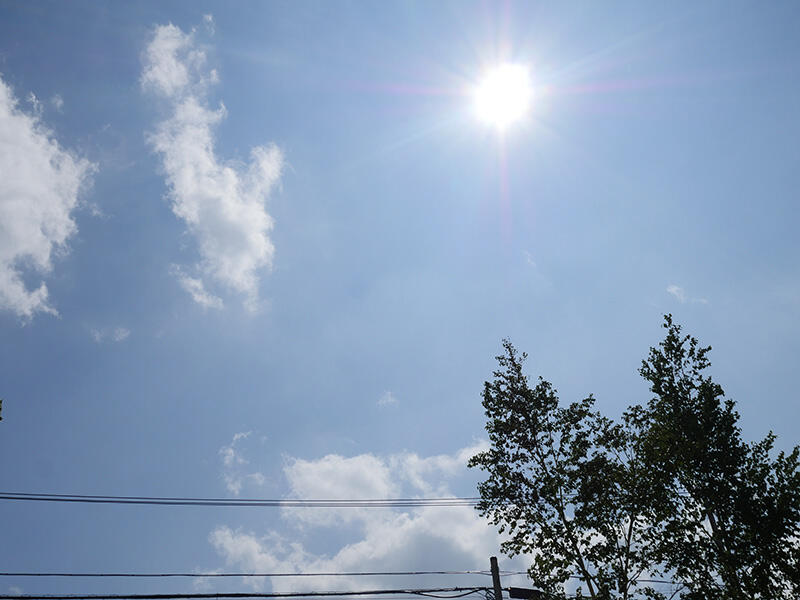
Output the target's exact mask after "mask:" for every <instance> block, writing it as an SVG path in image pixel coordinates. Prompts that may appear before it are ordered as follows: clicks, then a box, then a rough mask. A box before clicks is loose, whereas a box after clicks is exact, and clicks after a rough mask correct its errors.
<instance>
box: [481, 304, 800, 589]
mask: <svg viewBox="0 0 800 600" xmlns="http://www.w3.org/2000/svg"><path fill="white" fill-rule="evenodd" d="M664 327H665V328H666V330H667V335H666V337H665V339H664V341H662V342H661V343H660V344H659V346H658V347H657V348H651V349H650V353H649V356H648V358H647V359H646V360H645V361H643V362H642V367H641V369H640V374H641V375H642V376H643V377H644V378H645V380H647V381H648V383H649V385H650V389H651V391H652V392H653V398H652V399H651V400H650V401H649V402H648V403H647V404H645V405H643V406H633V407H631V408H629V409H628V410H627V411H626V412H625V413H624V415H623V418H622V420H621V421H620V422H619V423H614V422H613V421H612V420H610V419H608V418H606V417H603V416H602V415H601V414H600V413H598V412H597V411H595V409H594V400H593V399H592V397H591V396H590V397H589V398H587V399H585V400H582V401H581V402H577V403H573V404H570V405H567V406H562V405H561V403H560V402H559V399H558V397H557V395H556V393H555V391H554V390H553V387H552V386H551V384H550V383H548V382H547V381H545V380H543V379H541V378H540V379H539V380H538V383H537V384H536V385H535V386H533V387H531V385H530V383H529V380H528V379H527V377H526V376H525V375H524V373H523V369H522V364H523V362H524V359H525V355H524V354H522V355H519V354H518V353H517V351H516V349H515V348H514V347H513V346H512V345H511V343H510V342H508V341H504V345H503V347H504V351H505V352H504V354H503V355H501V356H499V357H498V361H499V366H500V368H499V369H498V370H497V371H495V373H494V379H493V381H490V382H486V384H485V386H484V391H483V406H484V408H485V411H486V416H487V424H486V429H487V432H488V434H489V441H490V447H489V449H488V450H487V451H485V452H481V453H479V454H477V455H476V456H474V457H473V458H472V459H471V460H470V462H469V465H470V466H472V467H480V468H482V469H483V470H484V471H486V473H487V478H486V480H485V481H483V482H482V483H481V484H480V485H479V491H480V494H481V502H480V504H479V510H480V511H481V512H482V514H484V515H486V516H487V517H489V519H490V521H491V522H492V523H493V524H495V525H499V527H500V531H501V532H503V533H505V534H506V535H507V538H506V541H505V542H504V543H503V546H502V548H501V549H502V550H503V552H505V553H506V554H508V555H510V556H514V555H517V554H525V555H528V556H530V557H531V560H532V565H531V567H530V569H529V575H530V577H531V579H532V580H533V581H534V583H535V585H536V586H537V587H540V588H541V589H543V590H545V591H546V592H548V593H551V594H564V588H565V583H566V582H567V581H568V579H570V578H576V579H578V580H579V585H580V587H579V588H578V595H581V594H582V593H587V594H588V596H589V597H591V598H597V599H612V598H619V599H627V598H633V597H647V598H664V597H666V595H667V594H669V595H672V596H675V595H680V597H681V598H684V599H685V600H723V599H726V600H727V599H732V600H737V599H739V598H742V599H743V598H748V599H751V598H756V599H763V600H767V599H772V600H774V599H779V598H796V597H798V594H799V593H800V549H798V540H799V539H800V449H798V448H795V449H794V450H793V451H792V452H789V453H785V452H780V453H778V454H777V457H775V458H773V454H774V451H773V447H774V443H775V436H774V435H772V434H771V433H770V434H769V435H768V436H767V438H766V439H764V440H763V441H761V442H758V443H753V444H748V443H746V442H744V441H743V440H742V437H741V430H740V428H739V426H738V420H739V415H738V414H737V413H736V411H735V409H734V403H733V401H731V400H728V399H725V397H724V392H723V390H722V388H721V387H720V386H719V385H718V384H716V383H715V382H714V381H713V380H712V379H711V377H709V376H707V375H705V374H704V372H705V370H706V369H707V368H708V366H709V361H708V353H709V352H710V348H703V347H700V346H699V344H698V342H697V340H696V339H695V338H693V337H691V336H682V335H681V328H680V327H679V326H678V325H676V324H674V323H673V321H672V317H671V316H670V315H667V316H666V317H665V323H664ZM659 578H668V579H673V580H676V581H677V582H679V585H678V586H677V587H673V588H671V589H669V590H668V589H667V588H665V587H664V586H660V585H656V586H653V585H651V584H649V583H647V582H646V581H643V580H647V579H659Z"/></svg>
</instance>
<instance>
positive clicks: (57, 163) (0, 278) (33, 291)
mask: <svg viewBox="0 0 800 600" xmlns="http://www.w3.org/2000/svg"><path fill="white" fill-rule="evenodd" d="M29 100H30V101H31V102H32V104H33V107H34V110H33V112H32V113H26V112H25V111H23V110H22V109H20V107H19V102H18V100H17V99H16V98H15V96H14V93H13V91H12V90H11V88H10V87H9V86H8V85H7V84H6V83H5V82H4V81H3V80H2V79H1V78H0V173H2V177H0V310H10V311H11V312H13V313H14V314H16V315H17V316H18V317H21V318H22V319H24V320H29V319H31V318H32V317H33V316H34V315H35V314H36V313H49V314H53V315H56V314H58V313H57V311H56V309H55V308H54V307H53V306H52V304H51V303H50V299H49V295H48V291H47V286H46V285H45V284H44V282H41V283H39V285H38V286H36V284H33V285H34V287H33V288H30V287H29V283H28V282H29V281H30V280H31V279H32V278H33V275H34V273H38V274H39V275H45V274H47V273H49V272H50V271H51V270H52V268H53V257H54V256H57V255H59V254H61V255H63V254H66V252H67V246H66V243H67V240H68V239H69V238H70V236H71V235H73V234H74V233H75V232H76V231H77V226H76V225H75V221H74V220H73V219H72V211H73V210H74V209H75V208H76V207H77V206H78V204H79V196H80V193H81V192H82V191H83V190H84V189H85V188H86V187H87V186H88V185H89V183H90V180H91V175H92V173H93V172H94V169H95V165H93V164H92V163H90V162H88V161H87V160H85V159H81V158H77V157H76V156H75V155H74V154H72V153H71V152H69V151H68V150H65V149H62V148H61V146H60V145H59V144H58V142H57V141H56V139H55V138H54V137H53V134H52V132H50V131H49V130H48V129H47V128H46V127H45V126H44V125H43V124H42V123H41V121H40V117H39V111H38V110H37V108H36V107H37V106H39V101H38V99H36V96H35V95H33V94H31V95H30V97H29Z"/></svg>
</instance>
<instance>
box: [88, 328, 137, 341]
mask: <svg viewBox="0 0 800 600" xmlns="http://www.w3.org/2000/svg"><path fill="white" fill-rule="evenodd" d="M89 333H90V334H91V336H92V339H93V340H94V341H95V342H97V343H98V344H101V343H102V342H104V341H105V340H111V341H112V342H124V341H125V340H127V339H128V337H129V336H130V335H131V330H130V329H127V328H126V327H115V328H113V329H108V328H105V329H91V330H90V331H89Z"/></svg>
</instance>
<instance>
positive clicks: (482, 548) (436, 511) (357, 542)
mask: <svg viewBox="0 0 800 600" xmlns="http://www.w3.org/2000/svg"><path fill="white" fill-rule="evenodd" d="M485 448H486V446H485V445H484V444H480V445H476V446H473V447H469V448H464V449H462V450H459V451H458V452H455V453H453V454H445V455H438V456H429V457H421V456H419V455H417V454H415V453H400V454H394V455H390V456H386V457H380V456H376V455H373V454H361V455H358V456H352V457H344V456H339V455H328V456H324V457H322V458H319V459H317V460H301V459H292V460H289V461H288V462H287V464H286V466H285V468H284V474H285V476H286V479H287V482H288V484H289V488H290V490H291V497H293V498H304V499H344V498H370V499H374V498H396V497H400V496H402V497H426V496H430V497H444V496H450V495H452V494H451V492H450V484H451V483H452V481H453V480H454V479H455V478H457V477H459V476H463V475H464V474H465V472H466V461H467V458H468V457H470V456H472V455H473V454H475V453H476V452H478V451H480V450H483V449H485ZM281 516H282V520H283V522H284V524H285V525H286V527H287V528H288V529H289V532H290V535H284V534H280V533H278V532H277V531H276V530H270V531H267V532H265V533H254V532H248V531H242V530H236V529H233V528H231V527H227V526H220V527H217V528H216V529H215V530H213V531H212V532H211V534H210V536H209V540H210V542H211V544H212V545H213V546H214V548H216V550H217V552H218V553H219V554H220V555H221V556H222V557H223V558H224V560H225V562H226V563H227V565H228V567H229V568H236V569H238V570H242V571H249V572H285V573H304V572H339V573H341V572H352V571H397V570H429V569H431V567H432V566H433V567H434V568H436V569H439V568H442V569H481V568H486V566H487V563H488V557H489V556H492V555H495V554H497V551H498V548H499V544H500V538H499V536H498V534H497V532H496V531H495V530H494V528H492V527H491V526H489V525H488V523H487V521H486V519H484V518H482V517H480V516H479V515H478V514H477V512H476V511H475V510H474V509H473V508H470V507H466V506H458V507H432V506H425V507H416V508H348V509H344V508H338V509H337V508H330V509H326V508H314V509H297V508H296V509H285V510H283V511H282V512H281ZM323 528H324V529H323ZM331 529H332V531H333V533H334V539H336V540H337V541H338V543H337V544H336V547H335V548H334V550H333V551H330V552H323V551H320V550H318V546H319V544H318V542H319V540H320V539H321V538H322V537H323V536H324V534H325V533H326V532H328V533H330V532H331ZM303 537H306V538H307V539H308V540H309V541H310V545H309V546H308V547H307V546H306V545H305V544H303V543H301V542H300V541H298V540H302V539H303ZM345 539H348V540H350V541H349V542H342V541H340V540H345ZM290 540H291V541H290ZM504 568H509V569H524V568H526V565H525V564H524V559H516V560H515V561H508V562H504ZM320 579H321V580H320ZM320 579H317V578H315V580H314V585H315V587H317V588H319V589H349V590H362V589H375V588H379V587H382V586H385V584H386V582H385V580H381V579H379V578H371V577H352V578H348V577H335V578H334V577H330V578H324V577H323V578H320ZM271 583H272V589H273V590H274V591H290V590H295V589H296V586H297V585H298V583H297V581H293V580H292V579H291V578H288V579H277V578H276V579H273V580H272V582H271ZM392 583H393V585H394V584H397V585H419V584H420V578H418V577H417V578H415V579H413V580H409V581H407V582H405V583H400V582H399V580H398V581H395V580H394V579H393V581H392ZM440 583H441V581H440ZM508 583H511V580H509V582H508ZM480 584H481V585H482V584H485V581H483V580H480Z"/></svg>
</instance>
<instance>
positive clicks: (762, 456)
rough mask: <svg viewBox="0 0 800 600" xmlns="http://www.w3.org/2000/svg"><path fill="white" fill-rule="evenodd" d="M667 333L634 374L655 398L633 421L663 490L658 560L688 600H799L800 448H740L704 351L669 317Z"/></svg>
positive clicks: (766, 444)
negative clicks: (679, 583) (666, 501)
mask: <svg viewBox="0 0 800 600" xmlns="http://www.w3.org/2000/svg"><path fill="white" fill-rule="evenodd" d="M664 327H665V328H666V330H667V335H666V337H665V339H664V340H663V341H662V342H661V343H660V344H659V346H658V347H657V348H651V349H650V354H649V356H648V358H647V360H644V361H642V367H641V369H640V371H639V372H640V374H641V375H642V377H644V379H645V380H647V381H648V383H649V384H650V391H651V392H653V394H654V396H653V398H652V399H651V400H650V401H649V402H648V404H647V405H646V406H645V407H644V408H641V409H639V420H638V422H637V435H638V436H639V438H640V442H641V444H640V448H641V453H642V456H643V462H645V463H646V464H648V465H649V466H650V469H652V471H653V473H656V474H658V479H659V481H658V485H659V486H661V487H662V488H663V489H666V490H669V495H668V498H669V502H670V507H669V510H668V511H667V512H666V513H664V514H663V515H662V517H663V518H662V520H660V521H659V523H658V542H657V544H656V546H657V552H656V555H657V556H658V558H659V560H660V561H661V562H662V563H663V564H664V565H665V566H666V567H667V568H668V569H669V570H671V571H672V572H674V574H675V576H676V577H677V578H679V579H681V580H682V581H686V582H687V587H688V590H687V593H686V594H685V598H687V599H688V598H692V599H694V598H697V599H716V598H726V599H727V598H731V599H744V598H747V599H754V598H756V599H764V600H768V599H769V600H772V599H776V598H789V597H791V598H796V597H798V595H800V571H799V570H798V566H800V560H799V559H800V553H799V551H798V535H800V469H799V468H798V467H799V466H800V465H799V463H798V456H799V454H800V449H798V448H795V449H794V450H793V451H792V452H790V453H788V454H787V453H785V452H780V453H778V455H777V457H776V458H774V459H773V458H772V454H773V447H774V443H775V436H774V435H773V434H772V433H771V432H770V433H769V435H767V437H766V438H765V439H764V440H762V441H761V442H757V443H750V444H748V443H746V442H744V441H743V440H742V437H741V429H740V427H739V425H738V422H739V415H738V413H737V412H736V410H735V404H734V402H733V401H732V400H730V399H726V398H725V394H724V391H723V389H722V387H721V386H720V385H719V384H717V383H715V382H714V381H713V380H712V378H711V377H710V376H708V375H706V374H705V371H706V369H707V368H708V367H709V364H710V363H709V360H708V353H709V352H710V350H711V347H700V346H699V344H698V341H697V339H695V338H694V337H692V336H689V335H682V334H681V327H680V326H679V325H677V324H675V323H674V322H673V320H672V317H671V315H667V316H666V317H665V323H664Z"/></svg>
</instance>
